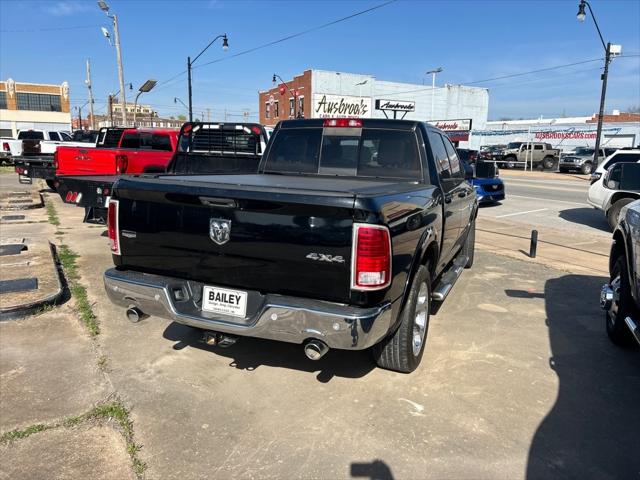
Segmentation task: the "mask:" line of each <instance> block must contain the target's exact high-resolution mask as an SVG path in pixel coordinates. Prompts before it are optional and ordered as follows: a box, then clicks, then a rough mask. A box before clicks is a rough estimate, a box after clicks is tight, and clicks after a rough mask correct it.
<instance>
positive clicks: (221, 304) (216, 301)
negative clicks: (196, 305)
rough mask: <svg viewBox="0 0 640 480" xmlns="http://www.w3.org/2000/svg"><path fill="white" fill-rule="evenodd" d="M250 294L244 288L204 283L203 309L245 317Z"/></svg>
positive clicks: (204, 310)
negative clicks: (230, 287)
mask: <svg viewBox="0 0 640 480" xmlns="http://www.w3.org/2000/svg"><path fill="white" fill-rule="evenodd" d="M248 296H249V294H248V293H247V292H245V291H243V290H232V289H229V288H222V287H216V286H213V285H204V286H203V287H202V311H203V312H206V313H217V314H220V315H229V316H232V317H237V318H245V317H246V316H247V300H248Z"/></svg>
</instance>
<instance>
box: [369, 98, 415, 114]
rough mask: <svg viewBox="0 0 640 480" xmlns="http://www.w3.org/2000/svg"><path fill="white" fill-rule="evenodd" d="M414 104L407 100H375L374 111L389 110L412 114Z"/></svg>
mask: <svg viewBox="0 0 640 480" xmlns="http://www.w3.org/2000/svg"><path fill="white" fill-rule="evenodd" d="M415 109H416V102H411V101H408V100H382V99H378V100H376V110H391V111H394V112H413V111H414V110H415Z"/></svg>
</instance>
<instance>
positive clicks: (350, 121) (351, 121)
mask: <svg viewBox="0 0 640 480" xmlns="http://www.w3.org/2000/svg"><path fill="white" fill-rule="evenodd" d="M323 126H324V127H344V128H362V120H360V119H359V118H327V119H326V120H325V121H324V123H323Z"/></svg>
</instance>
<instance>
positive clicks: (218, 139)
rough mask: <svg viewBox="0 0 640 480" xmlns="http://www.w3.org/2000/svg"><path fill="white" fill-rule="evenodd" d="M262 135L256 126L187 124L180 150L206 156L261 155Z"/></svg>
mask: <svg viewBox="0 0 640 480" xmlns="http://www.w3.org/2000/svg"><path fill="white" fill-rule="evenodd" d="M190 126H191V128H189V127H190ZM261 135H262V128H261V127H260V126H259V125H256V124H234V123H231V124H229V123H219V124H213V123H209V124H208V123H204V124H202V123H196V124H185V125H184V126H183V127H182V132H181V138H182V141H181V142H180V143H181V148H180V149H181V150H182V151H186V152H189V153H202V154H206V155H234V156H237V155H251V156H255V155H261V154H262V146H261ZM183 142H184V143H183Z"/></svg>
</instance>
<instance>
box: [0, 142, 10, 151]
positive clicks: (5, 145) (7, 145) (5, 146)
mask: <svg viewBox="0 0 640 480" xmlns="http://www.w3.org/2000/svg"><path fill="white" fill-rule="evenodd" d="M2 150H4V151H5V152H10V151H11V148H10V147H9V142H2Z"/></svg>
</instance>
